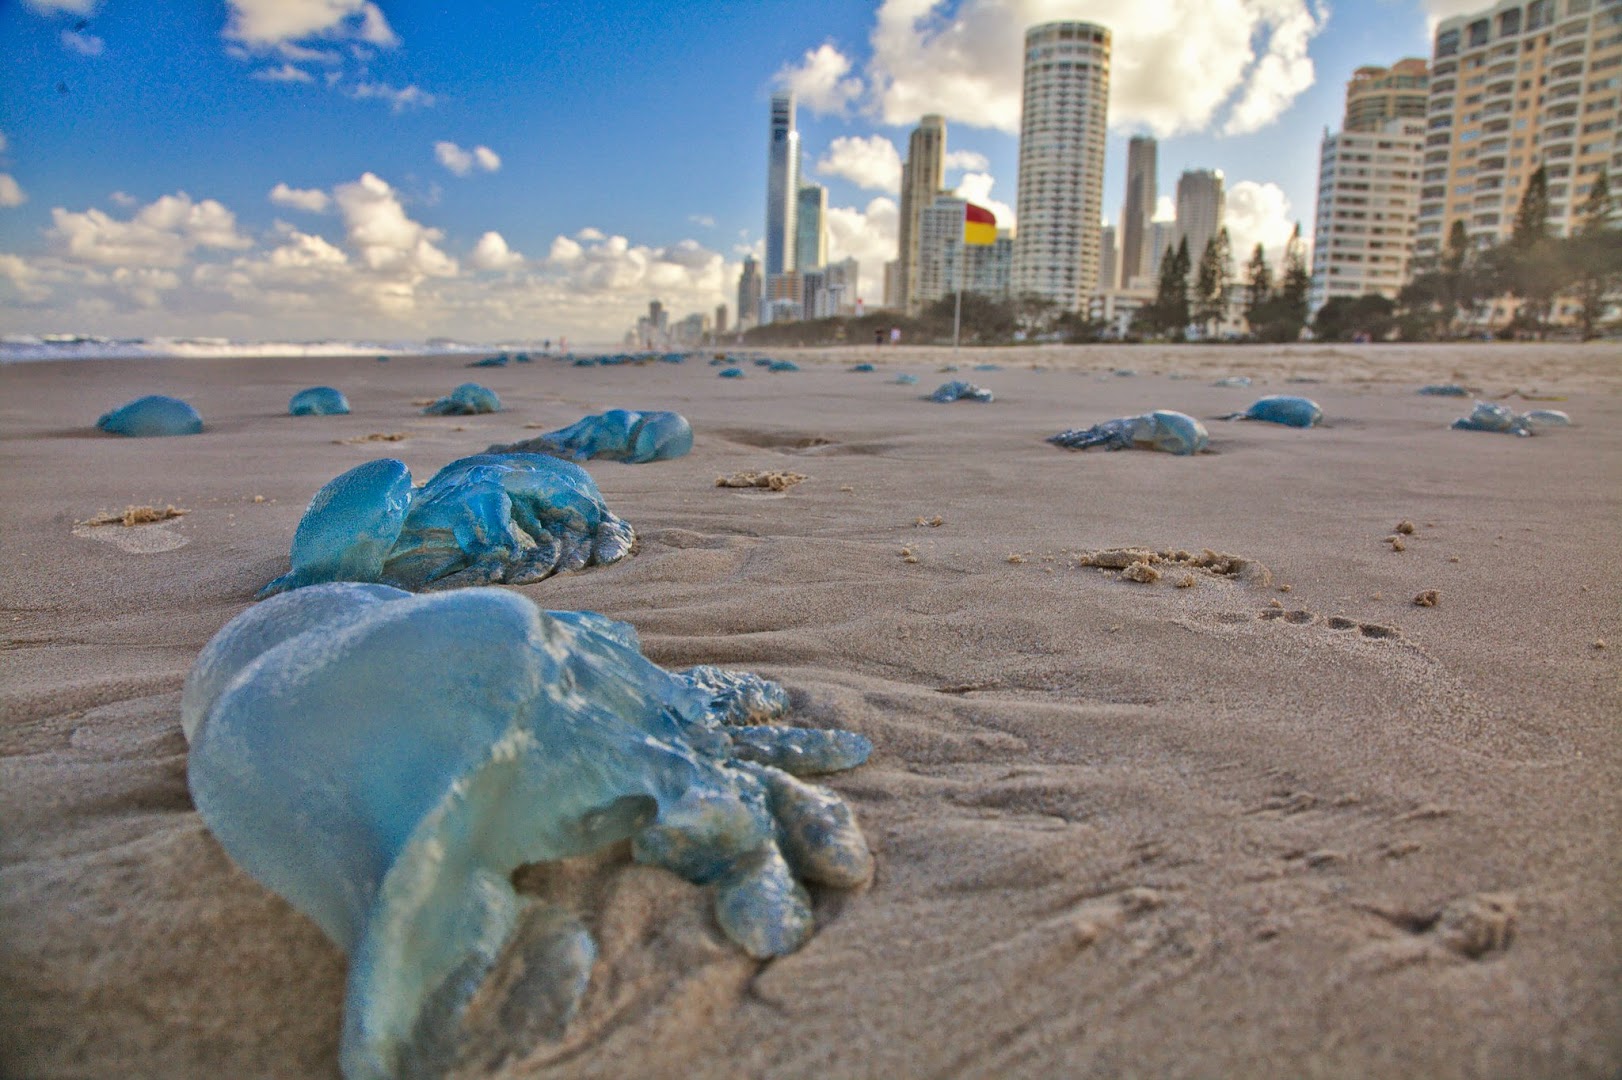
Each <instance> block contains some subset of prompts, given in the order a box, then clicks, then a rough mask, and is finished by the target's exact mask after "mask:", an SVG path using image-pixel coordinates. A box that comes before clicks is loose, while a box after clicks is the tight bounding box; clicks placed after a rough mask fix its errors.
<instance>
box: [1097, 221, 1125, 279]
mask: <svg viewBox="0 0 1622 1080" xmlns="http://www.w3.org/2000/svg"><path fill="white" fill-rule="evenodd" d="M1117 246H1118V245H1117V244H1116V242H1115V226H1113V225H1106V226H1104V227H1103V228H1102V229H1100V230H1098V289H1099V290H1100V291H1101V290H1104V289H1113V288H1115V283H1116V281H1117V280H1119V278H1120V272H1121V259H1120V252H1118V251H1117V250H1116V248H1117Z"/></svg>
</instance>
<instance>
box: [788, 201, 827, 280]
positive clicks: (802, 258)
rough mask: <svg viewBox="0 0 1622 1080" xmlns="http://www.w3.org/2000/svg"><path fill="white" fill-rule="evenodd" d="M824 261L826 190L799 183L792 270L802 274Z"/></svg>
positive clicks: (825, 251) (825, 250) (825, 259)
mask: <svg viewBox="0 0 1622 1080" xmlns="http://www.w3.org/2000/svg"><path fill="white" fill-rule="evenodd" d="M827 261H828V189H827V188H825V187H823V186H822V185H821V184H801V185H800V193H799V199H798V205H797V206H796V207H795V211H794V269H796V270H798V271H800V272H801V273H802V274H803V273H805V272H806V271H807V270H815V269H816V268H817V267H819V266H821V265H822V264H823V263H826V262H827Z"/></svg>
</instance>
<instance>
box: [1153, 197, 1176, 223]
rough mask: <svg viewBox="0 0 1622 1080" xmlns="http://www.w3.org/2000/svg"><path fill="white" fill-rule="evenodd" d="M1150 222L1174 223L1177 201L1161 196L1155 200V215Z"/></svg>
mask: <svg viewBox="0 0 1622 1080" xmlns="http://www.w3.org/2000/svg"><path fill="white" fill-rule="evenodd" d="M1150 220H1151V221H1176V220H1177V200H1176V199H1174V198H1172V197H1171V196H1170V195H1161V196H1160V197H1159V198H1157V199H1155V213H1154V217H1152V218H1150Z"/></svg>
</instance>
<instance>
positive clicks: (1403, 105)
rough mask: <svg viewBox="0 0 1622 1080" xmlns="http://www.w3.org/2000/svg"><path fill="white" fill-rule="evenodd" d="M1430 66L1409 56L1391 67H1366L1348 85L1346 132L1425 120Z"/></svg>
mask: <svg viewBox="0 0 1622 1080" xmlns="http://www.w3.org/2000/svg"><path fill="white" fill-rule="evenodd" d="M1429 72H1430V68H1429V65H1428V64H1427V63H1426V62H1425V61H1424V60H1423V59H1420V58H1418V57H1413V56H1410V57H1405V58H1403V59H1401V60H1398V61H1397V62H1396V63H1395V64H1392V65H1391V66H1390V67H1380V66H1378V65H1376V64H1365V65H1364V66H1363V67H1360V68H1358V69H1357V70H1356V71H1354V72H1353V73H1352V77H1351V79H1350V80H1349V81H1348V82H1347V83H1346V118H1345V119H1344V120H1343V121H1342V123H1341V127H1342V129H1343V130H1345V131H1384V130H1385V128H1386V125H1387V124H1389V123H1390V122H1391V121H1393V120H1420V121H1423V120H1424V119H1425V110H1426V107H1427V102H1428V100H1429V97H1428V95H1429V86H1430V75H1429Z"/></svg>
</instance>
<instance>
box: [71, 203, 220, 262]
mask: <svg viewBox="0 0 1622 1080" xmlns="http://www.w3.org/2000/svg"><path fill="white" fill-rule="evenodd" d="M51 222H52V224H51V228H50V229H49V230H47V232H46V236H47V238H48V239H49V240H50V241H51V243H52V245H53V246H54V247H56V248H57V249H58V250H60V251H62V252H64V253H66V254H68V255H70V256H72V257H74V258H76V259H80V260H83V261H85V262H90V263H97V264H101V265H106V266H154V267H176V266H180V265H182V264H184V262H185V261H186V257H187V256H188V255H189V254H191V253H192V252H193V251H195V250H196V249H198V248H221V249H240V248H245V247H248V246H249V245H250V244H251V241H250V240H249V239H248V238H247V237H245V236H243V235H242V234H241V233H239V232H238V231H237V225H236V215H234V214H232V213H231V211H229V210H227V209H226V208H225V207H224V206H223V205H222V204H220V203H218V202H216V201H214V200H213V199H204V200H203V201H202V202H193V201H192V198H191V196H189V195H187V194H186V193H185V192H184V191H180V192H176V193H175V194H173V195H164V196H163V197H161V198H159V199H157V200H155V201H153V202H150V203H148V204H147V205H146V206H143V207H142V208H141V209H140V210H138V211H137V212H136V214H135V216H134V217H132V218H131V219H130V220H128V221H120V220H118V219H117V218H114V217H111V216H110V215H108V214H107V213H105V212H103V211H101V210H98V209H95V208H94V207H92V208H91V209H89V210H86V211H84V212H83V213H75V212H72V211H69V210H64V209H63V208H61V207H55V208H53V209H52V210H51Z"/></svg>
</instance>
